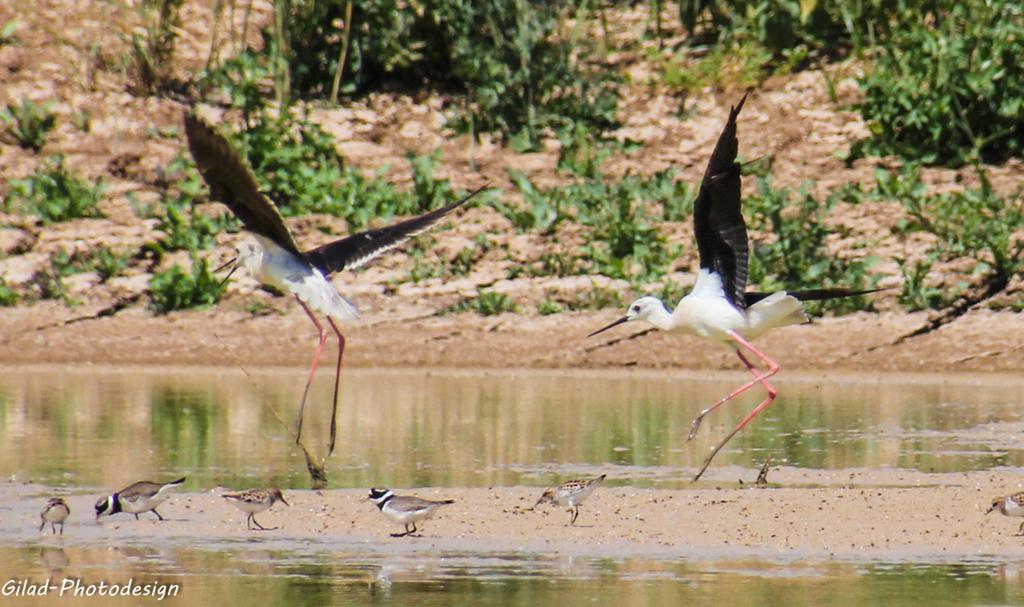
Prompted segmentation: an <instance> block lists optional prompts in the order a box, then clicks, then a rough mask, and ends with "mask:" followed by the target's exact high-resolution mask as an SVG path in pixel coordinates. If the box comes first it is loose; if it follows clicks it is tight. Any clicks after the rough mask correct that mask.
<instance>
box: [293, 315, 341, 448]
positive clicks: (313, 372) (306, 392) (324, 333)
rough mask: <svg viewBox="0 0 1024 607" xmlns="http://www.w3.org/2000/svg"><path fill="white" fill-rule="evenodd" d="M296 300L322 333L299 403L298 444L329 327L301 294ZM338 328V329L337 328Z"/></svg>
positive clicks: (296, 433) (296, 441)
mask: <svg viewBox="0 0 1024 607" xmlns="http://www.w3.org/2000/svg"><path fill="white" fill-rule="evenodd" d="M295 301H297V302H299V305H300V306H302V309H303V310H305V311H306V315H307V316H309V319H310V320H312V321H313V324H314V325H316V330H317V331H318V332H319V333H320V343H319V344H318V345H317V347H316V352H315V353H313V364H312V366H310V368H309V378H307V379H306V389H305V390H303V391H302V404H300V405H299V419H297V420H296V421H295V444H296V445H298V444H299V441H300V440H301V439H302V415H303V413H304V412H305V410H306V397H307V396H309V387H310V385H312V383H313V376H314V375H316V366H317V364H318V363H319V362H320V355H321V354H323V351H324V344H326V343H327V329H324V327H323V325H321V324H320V321H318V320H317V319H316V316H314V315H313V312H312V311H311V310H310V309H309V307H307V306H306V303H305V302H304V301H302V300H301V299H299V296H298V295H296V296H295ZM335 330H337V329H335Z"/></svg>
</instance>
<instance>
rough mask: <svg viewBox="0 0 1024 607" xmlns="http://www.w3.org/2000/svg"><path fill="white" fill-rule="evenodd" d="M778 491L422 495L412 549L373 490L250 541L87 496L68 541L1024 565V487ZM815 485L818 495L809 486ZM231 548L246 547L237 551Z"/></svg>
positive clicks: (847, 476) (831, 484)
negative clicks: (437, 505) (1011, 502)
mask: <svg viewBox="0 0 1024 607" xmlns="http://www.w3.org/2000/svg"><path fill="white" fill-rule="evenodd" d="M737 472H738V471H737V470H735V469H734V470H727V471H723V470H717V471H715V474H716V475H717V476H718V477H724V476H726V475H734V474H735V473H737ZM740 472H741V471H740ZM748 472H749V471H748ZM769 480H770V481H773V485H772V486H770V487H767V488H755V487H752V486H750V485H747V486H746V487H739V488H737V485H736V483H735V481H734V480H731V481H728V482H725V481H723V482H720V483H717V484H718V485H719V486H717V487H715V488H700V489H689V490H680V491H668V490H655V489H637V488H632V487H616V486H610V487H602V488H599V489H598V490H597V491H596V492H595V493H594V494H593V495H592V496H591V497H590V498H589V499H588V500H587V501H586V502H585V503H584V505H583V506H582V507H581V510H580V516H579V519H578V520H577V522H576V525H575V526H569V525H568V523H569V514H568V512H566V511H563V510H561V509H556V508H555V507H553V506H549V505H543V506H540V507H537V508H536V509H534V505H535V503H536V500H537V498H538V497H539V495H540V490H538V489H536V488H528V487H494V488H480V489H459V488H444V489H431V488H421V489H416V490H411V491H409V492H408V493H415V494H418V495H419V496H421V497H425V498H428V499H454V500H455V501H456V503H455V504H453V505H450V506H446V507H445V508H444V509H443V510H441V511H440V512H439V513H438V514H437V516H436V517H435V518H434V519H432V520H429V521H427V522H425V523H423V524H422V526H421V530H420V531H421V532H420V533H419V534H418V535H417V536H414V537H407V538H391V537H390V534H391V533H396V532H399V531H401V530H402V529H401V527H400V526H398V525H395V524H393V523H391V522H390V521H388V520H387V519H385V518H384V516H383V515H381V514H380V512H378V510H377V508H376V507H375V506H374V505H373V503H371V502H369V501H368V500H367V499H366V492H365V490H327V491H286V492H285V499H287V500H288V501H289V503H290V504H291V507H284V506H283V505H281V504H276V505H275V506H274V508H273V509H272V510H271V511H268V512H265V513H262V514H260V515H258V520H259V521H260V523H261V524H262V525H264V526H266V527H280V528H279V529H278V530H275V531H247V530H246V528H245V527H246V526H245V515H244V514H242V513H241V512H239V511H238V510H236V509H235V508H234V507H233V506H231V505H229V504H227V503H225V500H223V499H221V498H220V497H218V495H217V493H218V491H216V490H215V491H208V492H203V493H182V494H179V495H177V496H175V497H173V498H172V499H171V500H170V501H169V502H168V503H167V504H165V505H164V506H162V507H161V513H162V514H163V515H164V516H165V517H166V518H167V519H168V520H167V521H165V522H159V521H156V520H155V518H152V515H148V514H144V515H142V520H140V521H136V520H134V519H133V518H132V517H131V516H130V515H117V516H115V517H113V518H105V519H103V523H102V525H96V524H94V522H93V514H92V505H93V504H94V503H95V500H96V496H92V495H76V496H71V497H70V498H69V500H68V501H69V504H70V506H71V510H72V513H73V515H72V518H71V519H70V521H69V523H68V527H67V530H66V533H65V536H64V538H63V540H61V541H63V542H67V543H68V544H69V545H76V544H81V543H86V544H90V543H94V542H100V543H103V542H106V541H109V540H112V539H117V540H118V541H125V542H129V541H130V543H132V544H140V543H141V544H143V545H145V544H161V545H165V544H166V543H168V542H171V543H183V544H188V545H189V546H191V547H194V548H199V547H217V546H218V545H221V547H223V546H224V545H225V543H226V542H228V541H232V540H237V539H240V538H253V539H259V540H261V542H260V544H264V545H267V544H266V543H269V544H271V545H273V546H274V547H275V548H277V549H287V548H288V547H289V546H293V547H299V546H304V547H305V546H309V545H310V542H312V543H313V545H316V546H317V547H318V548H320V549H323V550H328V551H332V552H351V551H353V550H356V551H360V552H367V553H370V554H380V555H387V554H389V553H394V552H414V553H415V552H423V553H432V554H437V553H438V552H469V553H502V552H528V553H563V554H570V555H586V556H607V557H627V556H643V557H652V558H659V557H666V558H672V557H681V556H682V557H687V558H720V557H759V558H765V559H769V560H770V559H772V558H790V559H791V558H800V557H805V558H806V557H809V558H840V559H855V560H861V559H886V560H935V559H942V560H946V559H954V558H971V557H978V556H983V555H989V556H993V555H999V556H1000V557H1001V558H1009V559H1013V558H1024V543H1022V542H1021V539H1020V537H1019V536H1015V535H1014V534H1015V533H1016V532H1017V527H1018V526H1019V524H1020V521H1019V520H1018V519H1008V518H1004V517H1002V516H1000V515H998V514H991V515H988V516H986V515H985V511H986V510H987V509H988V506H989V504H990V501H991V497H992V496H993V495H998V494H999V493H1000V492H1003V491H1005V490H1007V489H1008V488H1016V489H1017V490H1019V489H1020V488H1021V486H1022V485H1021V483H1022V481H1024V477H1020V476H1016V477H1012V478H1008V477H1007V476H1006V475H1003V474H998V475H997V474H990V473H969V474H941V475H928V474H916V473H911V474H907V473H904V472H899V473H896V472H891V471H890V472H884V471H867V470H858V471H841V472H824V473H823V472H812V471H802V470H796V469H782V470H773V471H772V473H771V474H770V475H769ZM613 482H614V481H609V483H613ZM776 482H777V483H779V485H775V484H774V483H776ZM705 484H707V483H705ZM805 484H814V485H819V487H817V488H806V487H803V488H802V487H799V485H805ZM780 485H781V486H780ZM785 485H791V486H789V487H787V486H785ZM877 485H885V486H886V487H885V488H879V487H878V486H877ZM38 491H39V488H38V487H33V486H30V485H8V486H7V488H6V489H5V490H4V491H3V492H2V493H0V495H2V497H0V508H2V509H3V510H4V511H5V512H10V513H11V516H5V520H6V522H7V524H6V525H4V526H5V527H8V528H7V529H4V530H3V531H4V535H5V536H8V537H10V536H17V537H24V538H28V537H32V536H35V535H36V533H37V531H36V529H37V525H38V516H39V514H38V507H41V505H42V503H44V500H42V499H41V498H40V499H34V500H33V499H30V498H29V496H30V495H33V494H36V495H37V494H38V493H37V492H38ZM399 493H400V494H402V493H403V492H401V491H400V492H399ZM149 519H152V520H149ZM257 545H258V544H257ZM232 546H234V547H236V548H237V546H238V544H237V542H234V543H232Z"/></svg>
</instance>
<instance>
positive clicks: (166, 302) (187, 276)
mask: <svg viewBox="0 0 1024 607" xmlns="http://www.w3.org/2000/svg"><path fill="white" fill-rule="evenodd" d="M223 292H224V286H223V285H222V284H221V281H220V279H218V278H217V277H216V276H214V275H213V273H212V272H211V271H210V268H209V266H208V265H207V263H206V260H205V259H202V258H200V257H193V258H192V270H191V272H186V271H185V270H183V269H182V268H181V266H179V265H178V264H174V265H173V266H172V267H171V268H170V269H169V270H167V271H164V272H158V273H156V274H154V275H153V277H152V278H151V279H150V281H149V294H150V307H151V308H152V309H153V310H154V311H155V312H157V313H158V314H166V313H168V312H172V311H174V310H184V309H187V308H195V307H199V306H209V305H213V304H215V303H217V302H218V301H220V297H221V295H222V294H223Z"/></svg>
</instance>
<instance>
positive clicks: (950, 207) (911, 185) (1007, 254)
mask: <svg viewBox="0 0 1024 607" xmlns="http://www.w3.org/2000/svg"><path fill="white" fill-rule="evenodd" d="M975 171H976V177H977V180H978V185H977V186H976V187H965V188H963V189H960V190H954V191H951V192H946V193H942V194H930V193H928V191H927V188H926V187H925V186H924V184H923V183H922V182H921V178H920V169H919V167H917V166H914V165H908V166H905V167H904V168H903V169H902V170H901V171H899V172H889V171H881V170H880V171H878V172H877V173H876V183H877V185H876V190H877V191H876V195H877V196H878V197H880V198H890V199H895V200H897V201H899V202H900V204H902V205H903V207H904V209H906V211H907V213H908V215H909V216H910V221H909V222H908V223H907V224H905V225H902V226H900V229H901V230H902V231H905V232H910V231H922V232H927V233H930V234H934V235H935V236H937V239H936V241H935V244H934V245H933V246H932V248H931V250H930V251H929V253H928V255H929V258H928V261H927V264H928V267H929V268H930V267H931V264H932V263H933V260H937V261H944V262H949V261H953V260H957V259H972V260H974V263H975V267H974V271H973V276H972V278H973V279H974V281H975V283H976V285H975V286H976V287H980V289H979V290H978V291H977V292H975V293H972V294H969V295H968V297H967V299H968V301H971V302H977V301H981V300H983V299H985V298H987V297H989V296H991V295H994V294H995V293H998V292H999V291H1002V290H1003V289H1005V288H1006V286H1007V285H1008V284H1009V283H1010V280H1011V279H1012V278H1013V277H1014V276H1020V275H1021V273H1022V271H1024V238H1021V237H1020V236H1019V235H1020V234H1021V233H1022V231H1024V195H1022V193H1021V192H1020V191H1018V192H1016V193H1015V194H1013V195H1011V196H1004V195H1001V194H999V193H998V192H996V191H995V190H994V189H993V187H992V183H991V182H990V181H989V179H988V175H987V173H986V172H985V170H984V169H983V168H982V167H980V166H978V167H976V168H975ZM902 271H903V274H904V277H905V280H906V281H907V282H909V283H910V286H909V287H906V286H905V288H904V291H905V293H907V297H906V299H907V301H908V303H909V305H911V306H919V305H928V306H929V307H931V306H933V305H944V304H947V303H948V302H950V301H951V300H953V299H955V298H956V297H957V296H959V295H960V294H961V293H960V292H959V291H960V290H961V289H959V288H958V289H957V292H954V293H951V294H947V295H942V294H940V295H935V294H931V295H929V296H928V297H926V298H924V299H923V300H922V299H921V298H920V297H914V296H913V293H914V292H915V291H917V292H920V291H921V288H920V287H919V285H921V284H923V283H922V281H923V277H922V276H921V272H922V268H921V267H919V266H917V265H915V266H910V267H907V266H906V265H905V264H904V266H903V270H902Z"/></svg>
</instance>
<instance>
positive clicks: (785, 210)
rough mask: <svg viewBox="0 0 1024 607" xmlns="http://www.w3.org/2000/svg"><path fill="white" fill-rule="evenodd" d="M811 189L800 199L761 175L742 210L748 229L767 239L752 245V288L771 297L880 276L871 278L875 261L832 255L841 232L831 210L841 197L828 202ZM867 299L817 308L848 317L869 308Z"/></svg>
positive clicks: (864, 284) (856, 285)
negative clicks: (830, 219) (835, 226)
mask: <svg viewBox="0 0 1024 607" xmlns="http://www.w3.org/2000/svg"><path fill="white" fill-rule="evenodd" d="M809 187H810V185H809V184H806V185H805V186H804V187H803V188H801V189H800V190H799V191H798V192H796V193H795V194H794V193H793V192H791V191H790V190H788V189H786V188H781V189H776V188H775V187H774V186H773V185H772V181H771V178H769V177H764V176H759V177H758V179H757V193H756V194H754V195H752V196H747V197H746V198H744V201H743V210H744V211H745V214H746V216H747V227H748V228H749V229H752V230H757V231H759V232H762V233H763V234H765V237H764V238H762V239H759V240H754V241H752V242H751V255H750V266H749V283H750V285H751V288H755V289H758V290H761V291H766V292H772V291H778V290H781V289H814V288H822V287H825V288H827V287H840V286H841V287H848V288H852V289H865V288H869V287H873V286H874V282H875V280H877V277H872V276H870V275H869V274H868V269H869V268H870V266H871V265H872V264H873V263H874V259H873V258H871V257H867V258H866V259H865V260H863V261H848V260H846V259H843V258H841V257H839V256H836V255H833V254H831V253H830V252H829V251H828V249H827V247H826V241H827V239H828V238H829V237H830V236H833V235H834V234H835V233H836V230H835V229H833V228H831V227H830V226H829V225H828V223H827V219H828V211H829V210H830V209H831V208H832V207H833V206H834V204H835V202H836V201H837V199H838V197H836V196H833V197H830V198H829V199H827V200H826V201H825V202H824V203H820V202H818V201H817V200H816V199H815V198H814V197H813V196H811V194H810V193H809ZM869 305H870V304H869V303H868V302H867V301H866V300H865V299H864V298H863V297H851V298H843V299H833V300H829V301H825V302H821V303H820V304H817V306H818V307H819V309H826V310H830V311H834V312H849V311H853V310H860V309H864V308H866V307H869Z"/></svg>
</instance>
